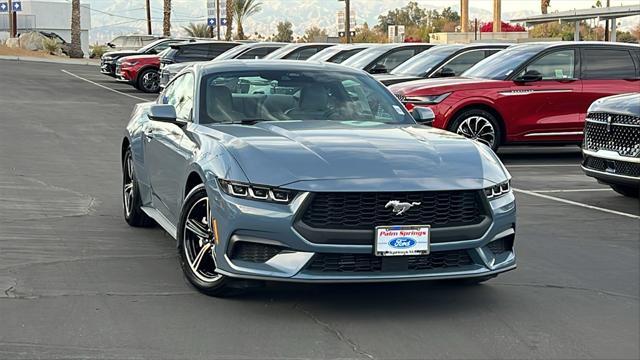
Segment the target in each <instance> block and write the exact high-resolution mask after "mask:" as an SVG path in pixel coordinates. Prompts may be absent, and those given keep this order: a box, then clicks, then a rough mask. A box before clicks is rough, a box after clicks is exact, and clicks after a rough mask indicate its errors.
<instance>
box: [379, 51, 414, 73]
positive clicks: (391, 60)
mask: <svg viewBox="0 0 640 360" xmlns="http://www.w3.org/2000/svg"><path fill="white" fill-rule="evenodd" d="M415 51H416V50H415V49H401V50H397V51H394V52H392V53H389V54H387V55H385V56H383V57H382V58H380V59H379V60H378V61H377V62H376V65H378V64H379V65H382V66H384V67H385V68H386V69H387V71H391V70H393V69H394V68H395V67H396V66H398V65H400V64H402V63H403V62H405V61H407V60H409V58H411V57H413V55H415ZM374 66H375V65H374Z"/></svg>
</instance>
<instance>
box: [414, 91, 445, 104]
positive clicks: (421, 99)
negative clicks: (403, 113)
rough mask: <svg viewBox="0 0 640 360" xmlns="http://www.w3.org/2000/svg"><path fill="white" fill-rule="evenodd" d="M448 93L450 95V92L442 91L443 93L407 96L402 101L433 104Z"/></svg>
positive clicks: (437, 102) (440, 100) (442, 99)
mask: <svg viewBox="0 0 640 360" xmlns="http://www.w3.org/2000/svg"><path fill="white" fill-rule="evenodd" d="M449 95H451V93H450V92H448V93H444V94H440V95H427V96H407V97H405V98H404V99H403V100H402V102H404V103H411V104H414V105H433V104H439V103H441V102H442V101H444V99H446V98H447V97H448V96H449Z"/></svg>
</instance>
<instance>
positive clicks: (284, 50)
mask: <svg viewBox="0 0 640 360" xmlns="http://www.w3.org/2000/svg"><path fill="white" fill-rule="evenodd" d="M335 45H336V44H327V43H297V44H289V45H287V46H283V47H281V48H280V49H278V50H276V51H274V52H272V53H271V54H269V55H267V56H265V57H264V58H265V59H269V60H277V59H281V60H307V59H308V58H310V57H312V56H313V55H315V54H316V53H318V52H320V51H322V50H324V49H326V48H328V47H330V46H335Z"/></svg>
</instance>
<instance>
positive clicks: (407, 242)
mask: <svg viewBox="0 0 640 360" xmlns="http://www.w3.org/2000/svg"><path fill="white" fill-rule="evenodd" d="M389 246H391V247H394V248H396V249H408V248H410V247H414V246H416V241H415V240H413V239H412V238H408V237H397V238H394V239H391V240H389Z"/></svg>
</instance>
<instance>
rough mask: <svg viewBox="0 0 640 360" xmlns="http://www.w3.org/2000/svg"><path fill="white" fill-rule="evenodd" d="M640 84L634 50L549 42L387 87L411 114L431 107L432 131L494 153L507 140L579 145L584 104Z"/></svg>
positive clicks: (639, 49)
mask: <svg viewBox="0 0 640 360" xmlns="http://www.w3.org/2000/svg"><path fill="white" fill-rule="evenodd" d="M639 80H640V46H639V45H632V44H621V43H602V42H598V43H596V42H554V43H530V44H522V45H515V46H512V47H509V48H508V49H506V50H503V51H502V52H499V53H497V54H495V55H493V56H491V57H489V58H487V59H485V60H482V61H481V62H479V63H478V64H476V65H475V66H473V67H472V68H471V69H469V70H467V71H466V72H465V73H463V74H462V76H461V77H457V78H444V79H426V80H417V81H411V82H406V83H400V84H395V85H391V86H390V87H389V88H390V89H391V91H392V92H393V93H394V94H395V95H396V96H397V97H398V98H400V100H401V101H402V102H403V103H404V104H405V106H407V108H408V109H409V110H411V109H412V108H413V107H415V106H426V107H429V108H431V110H433V112H434V113H435V119H434V120H433V122H432V125H433V126H435V127H438V128H442V129H447V130H450V131H453V132H456V133H458V134H461V135H464V136H466V137H469V138H473V139H476V140H478V141H481V142H484V143H485V144H487V145H488V146H490V147H491V148H493V149H494V150H495V149H497V148H498V147H499V146H500V145H502V144H510V143H545V144H547V143H548V144H572V143H573V144H578V143H580V142H581V141H582V137H583V128H584V119H585V116H586V113H587V109H588V108H589V105H590V104H591V103H592V102H593V101H594V100H596V99H598V98H601V97H604V96H609V95H614V94H622V93H628V92H634V91H636V92H637V91H640V81H639ZM418 121H419V120H418Z"/></svg>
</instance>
